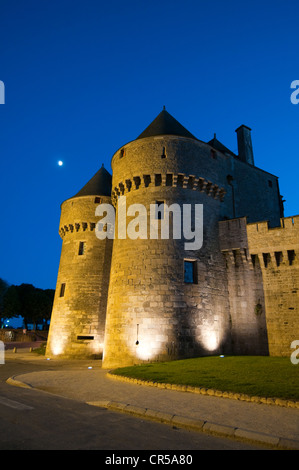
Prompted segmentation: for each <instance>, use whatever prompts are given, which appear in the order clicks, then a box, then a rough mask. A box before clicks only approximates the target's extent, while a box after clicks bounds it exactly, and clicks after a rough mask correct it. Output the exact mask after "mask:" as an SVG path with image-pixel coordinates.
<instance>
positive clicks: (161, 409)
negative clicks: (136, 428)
mask: <svg viewBox="0 0 299 470" xmlns="http://www.w3.org/2000/svg"><path fill="white" fill-rule="evenodd" d="M5 360H16V361H26V362H32V363H35V364H37V363H38V364H39V365H40V366H41V368H40V371H38V372H32V373H27V374H22V375H18V376H14V377H10V378H9V379H8V381H7V382H8V383H9V384H10V385H13V386H20V387H28V388H32V389H38V390H43V391H45V392H48V393H52V394H56V395H59V396H63V397H67V398H71V399H75V400H79V401H82V402H85V403H88V404H90V405H92V406H100V407H103V408H107V409H110V410H113V411H117V412H120V413H129V414H131V415H135V416H138V417H139V418H140V417H142V418H143V419H149V420H154V421H159V422H163V423H165V425H171V426H176V427H181V428H186V429H189V430H192V431H196V432H207V433H210V434H215V435H220V436H226V437H229V438H235V439H242V440H246V441H251V442H259V443H260V444H262V445H266V446H271V447H272V448H276V449H290V450H291V449H294V450H299V404H298V403H293V404H289V405H287V406H281V405H277V404H267V403H255V402H248V401H243V400H241V399H233V398H224V397H218V396H210V395H202V394H198V393H192V392H190V391H178V390H172V389H167V388H158V387H156V386H150V385H147V384H141V383H134V382H127V381H123V380H119V379H116V378H113V376H112V375H111V374H110V373H109V371H107V370H104V369H102V367H101V361H100V360H89V361H88V360H77V361H75V360H73V361H63V360H59V359H57V360H56V359H51V360H49V359H47V358H46V357H45V356H40V355H38V354H36V353H34V352H30V350H29V349H28V348H25V347H23V348H17V350H14V349H6V351H5Z"/></svg>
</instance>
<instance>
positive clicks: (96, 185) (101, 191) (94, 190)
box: [73, 165, 112, 197]
mask: <svg viewBox="0 0 299 470" xmlns="http://www.w3.org/2000/svg"><path fill="white" fill-rule="evenodd" d="M111 188H112V176H111V175H110V173H109V172H108V171H107V170H106V169H105V168H104V165H102V167H101V168H100V169H99V171H98V172H97V173H96V174H95V175H94V176H93V177H92V178H91V179H90V180H89V181H88V182H87V183H86V184H85V186H83V188H82V189H80V191H79V192H78V193H77V194H75V196H73V197H81V196H111Z"/></svg>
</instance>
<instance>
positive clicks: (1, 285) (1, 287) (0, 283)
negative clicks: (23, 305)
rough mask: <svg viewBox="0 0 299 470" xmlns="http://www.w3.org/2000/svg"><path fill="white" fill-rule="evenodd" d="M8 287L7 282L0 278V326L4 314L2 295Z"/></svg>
mask: <svg viewBox="0 0 299 470" xmlns="http://www.w3.org/2000/svg"><path fill="white" fill-rule="evenodd" d="M7 289H8V283H7V282H6V281H4V279H1V278H0V328H1V327H2V325H3V322H4V320H5V318H6V317H5V315H4V296H5V294H6V292H7Z"/></svg>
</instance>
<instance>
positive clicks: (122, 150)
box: [119, 149, 125, 158]
mask: <svg viewBox="0 0 299 470" xmlns="http://www.w3.org/2000/svg"><path fill="white" fill-rule="evenodd" d="M124 156H125V149H121V151H120V155H119V158H123V157H124Z"/></svg>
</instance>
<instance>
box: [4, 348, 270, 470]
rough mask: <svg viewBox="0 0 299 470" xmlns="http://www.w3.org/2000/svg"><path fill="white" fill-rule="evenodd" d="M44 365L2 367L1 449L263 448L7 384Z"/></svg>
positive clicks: (16, 361) (15, 362)
mask: <svg viewBox="0 0 299 470" xmlns="http://www.w3.org/2000/svg"><path fill="white" fill-rule="evenodd" d="M49 367H50V366H49ZM57 367H59V366H57ZM45 369H47V365H45V363H43V364H41V363H39V362H38V361H37V362H36V363H34V362H32V363H30V362H28V361H27V362H26V361H23V360H22V359H18V356H16V358H15V359H12V360H9V359H8V360H6V362H5V364H4V365H0V422H1V427H0V449H1V450H17V449H25V450H39V449H42V450H53V449H57V450H60V449H63V450H79V449H82V450H104V451H106V452H108V453H106V454H105V455H107V456H112V455H113V451H121V450H124V451H130V450H133V451H134V455H135V456H136V452H137V454H138V451H139V452H141V451H142V450H151V451H152V450H159V451H169V450H175V451H180V453H181V454H182V453H183V454H184V455H185V454H186V453H187V452H188V450H190V451H191V450H255V449H261V447H259V446H252V445H249V444H246V443H242V442H237V441H235V440H230V439H221V438H218V437H214V436H210V435H207V434H204V433H195V432H189V431H186V430H183V429H173V428H172V427H170V426H167V425H164V424H160V423H155V422H150V421H146V420H142V419H138V418H135V417H131V416H128V415H125V414H122V413H116V412H111V411H108V410H105V409H103V408H98V407H94V406H90V405H88V404H86V403H84V402H81V401H79V400H75V399H70V398H64V397H61V396H58V395H54V394H50V393H47V392H43V391H37V390H30V389H24V388H18V387H13V386H11V385H8V384H7V383H6V379H7V378H8V377H11V376H15V375H22V374H29V373H33V372H35V373H36V372H41V371H43V370H45ZM193 458H194V457H193ZM139 468H140V466H139Z"/></svg>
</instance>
